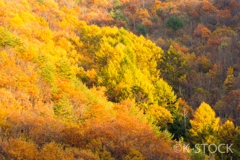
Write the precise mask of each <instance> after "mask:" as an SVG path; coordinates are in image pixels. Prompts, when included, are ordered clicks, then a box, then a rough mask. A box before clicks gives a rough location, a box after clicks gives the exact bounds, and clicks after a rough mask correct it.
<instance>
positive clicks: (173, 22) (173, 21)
mask: <svg viewBox="0 0 240 160" xmlns="http://www.w3.org/2000/svg"><path fill="white" fill-rule="evenodd" d="M166 27H169V28H171V29H172V30H173V31H174V32H176V31H177V30H178V29H181V28H184V22H183V20H182V19H181V18H180V17H177V18H176V17H175V16H170V17H169V18H168V20H167V21H166Z"/></svg>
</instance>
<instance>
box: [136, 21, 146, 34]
mask: <svg viewBox="0 0 240 160" xmlns="http://www.w3.org/2000/svg"><path fill="white" fill-rule="evenodd" d="M137 31H138V33H140V34H142V35H144V36H146V35H147V33H148V31H147V28H146V26H144V25H143V24H142V23H140V24H139V25H138V28H137Z"/></svg>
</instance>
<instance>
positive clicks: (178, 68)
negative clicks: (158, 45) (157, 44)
mask: <svg viewBox="0 0 240 160" xmlns="http://www.w3.org/2000/svg"><path fill="white" fill-rule="evenodd" d="M158 69H160V71H161V73H162V75H161V76H162V77H163V78H164V79H165V80H166V81H167V82H168V83H169V84H170V85H171V86H172V87H173V89H174V91H175V92H181V88H180V87H181V86H180V82H182V80H183V79H185V78H186V75H187V73H188V71H189V69H190V66H189V64H188V63H187V61H186V60H185V59H184V58H183V57H182V56H181V54H179V53H177V51H176V50H175V49H174V48H173V47H172V46H170V48H169V50H168V51H167V52H165V53H164V54H163V56H162V58H161V59H160V61H159V62H158Z"/></svg>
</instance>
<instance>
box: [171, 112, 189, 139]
mask: <svg viewBox="0 0 240 160" xmlns="http://www.w3.org/2000/svg"><path fill="white" fill-rule="evenodd" d="M186 129H187V130H189V129H191V124H190V119H189V117H186ZM168 130H169V132H171V133H172V134H173V135H174V137H173V139H175V140H180V137H183V138H186V134H185V126H184V115H183V114H182V113H180V112H179V110H175V111H174V112H173V123H169V124H168Z"/></svg>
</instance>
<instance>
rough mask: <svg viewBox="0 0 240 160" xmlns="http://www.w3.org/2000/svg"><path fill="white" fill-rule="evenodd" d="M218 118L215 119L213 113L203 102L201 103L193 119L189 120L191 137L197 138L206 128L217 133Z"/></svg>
mask: <svg viewBox="0 0 240 160" xmlns="http://www.w3.org/2000/svg"><path fill="white" fill-rule="evenodd" d="M219 121H220V118H216V117H215V112H214V111H213V110H212V108H211V107H210V106H209V105H208V104H206V103H205V102H203V103H201V105H200V106H199V108H198V109H197V110H196V112H195V115H194V119H193V120H190V122H191V125H192V129H191V130H190V131H191V133H192V135H193V136H197V135H198V133H201V132H202V131H203V129H207V128H208V127H210V128H212V129H213V131H218V129H219Z"/></svg>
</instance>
